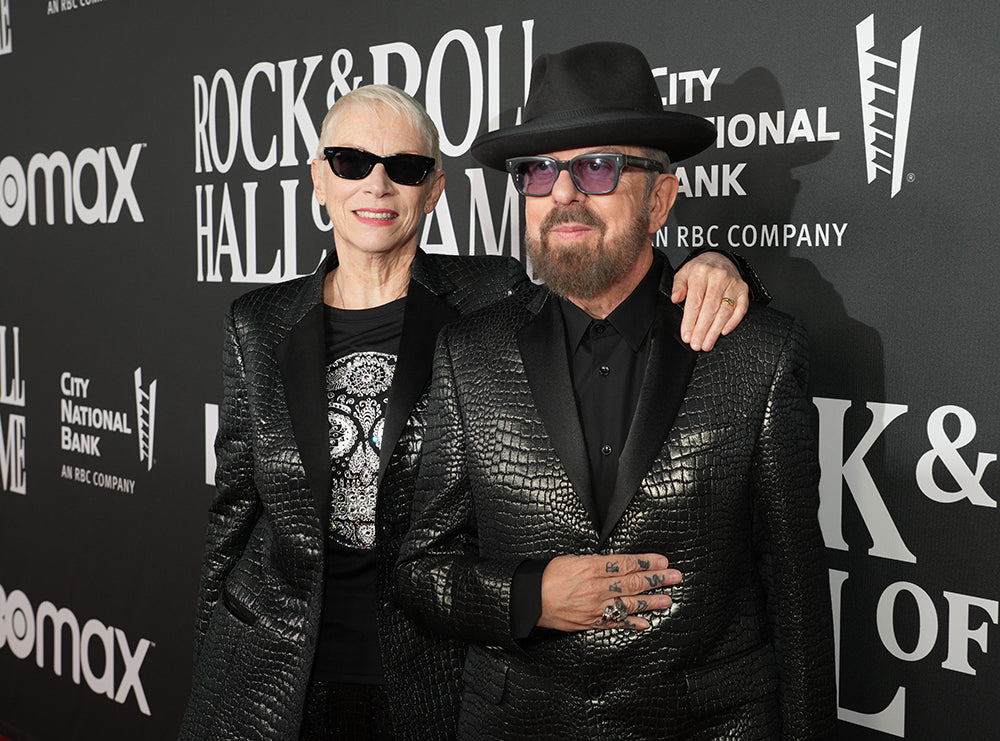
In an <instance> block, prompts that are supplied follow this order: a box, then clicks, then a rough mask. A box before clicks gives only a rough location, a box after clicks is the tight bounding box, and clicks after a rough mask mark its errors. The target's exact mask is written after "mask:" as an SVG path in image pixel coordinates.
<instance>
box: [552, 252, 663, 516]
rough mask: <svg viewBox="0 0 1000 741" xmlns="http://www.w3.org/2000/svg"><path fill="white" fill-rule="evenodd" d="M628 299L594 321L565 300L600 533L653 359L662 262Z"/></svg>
mask: <svg viewBox="0 0 1000 741" xmlns="http://www.w3.org/2000/svg"><path fill="white" fill-rule="evenodd" d="M656 256H657V259H655V260H654V261H653V266H652V267H651V268H650V269H649V272H647V273H646V276H645V277H644V278H643V279H642V280H641V281H640V282H639V285H637V286H636V287H635V289H634V290H633V291H632V293H631V294H629V296H628V298H626V299H625V300H624V301H622V302H621V303H620V304H619V305H618V306H617V307H616V308H615V310H614V311H612V312H611V314H609V315H608V316H607V318H605V319H593V318H591V317H590V315H588V314H587V313H586V312H585V311H583V309H581V308H580V307H578V306H577V305H576V304H574V303H572V302H571V301H566V300H564V299H561V300H560V302H559V303H560V307H561V309H562V315H563V321H564V323H565V328H566V352H567V355H568V358H569V369H570V377H571V379H572V381H573V394H574V396H575V397H576V409H577V412H578V413H579V415H580V426H581V427H582V429H583V437H584V440H585V442H586V446H587V456H588V458H589V459H590V479H591V486H592V487H593V492H594V502H595V503H596V505H597V522H595V523H594V524H595V526H597V528H598V529H600V527H601V526H602V525H603V524H604V518H605V517H606V516H607V512H608V505H609V504H610V502H611V496H612V495H613V494H614V491H615V479H616V478H617V476H618V458H619V456H621V452H622V448H624V447H625V440H626V438H628V433H629V427H631V426H632V417H633V415H634V414H635V407H636V404H637V403H638V401H639V390H640V389H641V388H642V377H643V375H644V374H645V372H646V361H648V360H649V330H650V328H651V327H652V325H653V320H654V318H655V317H656V305H657V302H658V300H659V278H660V274H661V273H662V270H663V268H662V257H659V253H656Z"/></svg>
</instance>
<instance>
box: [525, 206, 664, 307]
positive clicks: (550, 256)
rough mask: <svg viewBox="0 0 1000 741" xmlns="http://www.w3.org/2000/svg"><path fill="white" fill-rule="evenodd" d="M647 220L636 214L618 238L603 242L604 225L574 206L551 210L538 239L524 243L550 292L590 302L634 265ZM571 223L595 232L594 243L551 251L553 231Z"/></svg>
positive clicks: (644, 238)
mask: <svg viewBox="0 0 1000 741" xmlns="http://www.w3.org/2000/svg"><path fill="white" fill-rule="evenodd" d="M648 221H649V217H648V215H644V214H642V213H641V212H640V213H637V214H636V215H635V218H634V219H632V221H631V223H629V224H628V226H627V228H626V229H625V231H624V232H623V233H622V234H621V235H620V236H619V237H617V238H615V239H611V240H606V239H605V233H606V231H607V226H606V225H605V224H604V222H603V221H601V220H600V219H598V218H597V217H596V216H595V215H594V214H593V213H591V212H590V211H589V210H588V209H587V207H586V206H584V205H582V204H579V203H577V204H574V205H572V206H565V207H560V208H556V209H553V210H552V211H550V212H549V213H548V215H547V216H546V217H545V218H544V219H543V220H542V223H541V225H540V226H539V228H538V231H539V234H540V238H536V237H535V236H534V235H532V234H525V240H524V243H525V247H526V248H527V250H528V257H529V258H531V267H532V270H533V271H534V274H535V276H536V277H538V278H540V279H541V280H542V281H544V283H545V284H546V285H547V286H548V287H549V290H551V291H552V292H553V293H556V294H558V295H559V296H562V297H563V298H570V297H572V298H578V299H583V300H589V299H592V298H595V297H596V296H599V295H601V294H602V293H605V292H606V291H607V290H608V289H610V288H611V287H612V286H613V285H615V284H616V283H618V282H619V281H620V280H622V279H623V278H624V277H625V276H626V275H627V274H628V272H629V271H630V270H631V269H632V266H633V265H635V262H636V259H637V258H638V256H639V255H640V254H641V253H642V251H643V250H644V249H645V248H646V244H647V242H648V237H649V234H648V232H647V224H648ZM570 222H576V223H578V224H583V225H585V226H590V227H593V228H595V229H597V231H598V237H597V244H596V245H595V246H594V247H593V248H590V247H581V248H576V249H574V248H572V247H561V248H559V249H557V250H555V249H553V248H552V247H551V245H550V244H549V237H550V235H551V233H552V230H553V229H554V228H555V227H556V226H558V225H559V224H565V223H570Z"/></svg>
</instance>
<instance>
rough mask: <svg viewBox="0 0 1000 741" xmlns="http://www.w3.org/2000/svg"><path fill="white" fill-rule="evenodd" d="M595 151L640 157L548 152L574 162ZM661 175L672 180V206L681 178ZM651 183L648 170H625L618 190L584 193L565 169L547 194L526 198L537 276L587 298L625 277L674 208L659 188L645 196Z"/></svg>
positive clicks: (621, 149) (528, 242) (631, 150)
mask: <svg viewBox="0 0 1000 741" xmlns="http://www.w3.org/2000/svg"><path fill="white" fill-rule="evenodd" d="M594 152H609V153H615V152H617V153H622V154H631V155H635V156H642V152H641V151H640V150H639V149H638V148H637V147H625V146H604V147H585V148H583V149H564V150H560V151H558V152H546V153H544V156H546V157H552V158H553V159H557V160H570V159H572V158H573V157H576V156H577V155H580V154H590V153H594ZM660 177H661V178H664V177H665V178H668V179H670V180H671V181H672V182H671V184H670V187H668V188H667V189H668V190H670V191H671V194H670V196H669V204H672V203H673V195H674V194H676V182H677V181H676V179H675V178H674V177H673V176H672V175H666V176H660ZM648 183H649V180H648V175H647V171H646V170H639V169H634V168H625V169H623V170H622V173H621V179H620V180H619V181H618V187H617V188H615V190H614V191H612V192H611V193H607V194H605V195H599V196H594V195H586V194H584V193H581V192H580V191H579V190H577V189H576V186H575V185H574V184H573V181H572V179H571V178H570V174H569V172H566V171H563V172H560V173H559V179H558V180H557V181H556V183H555V185H554V186H553V188H552V192H551V193H550V194H549V195H547V196H536V197H532V196H527V197H525V203H524V216H525V246H526V248H527V250H528V256H529V257H530V258H531V264H532V268H533V269H534V272H535V274H536V275H537V276H538V277H539V278H541V279H542V280H543V281H544V282H545V283H546V284H547V285H548V287H549V288H550V289H551V290H552V291H554V292H555V293H557V294H559V295H561V296H567V297H571V298H578V299H584V300H587V299H592V298H594V297H596V296H599V295H601V294H603V293H605V292H607V291H608V289H610V288H611V287H612V286H613V285H615V284H616V283H618V282H619V281H621V280H622V279H623V278H625V276H626V275H627V274H628V273H629V271H630V270H631V269H632V268H633V266H634V265H635V263H636V262H637V260H638V259H639V256H640V255H641V254H642V253H643V251H644V250H646V249H648V246H649V237H650V234H652V233H653V232H654V231H656V230H657V229H659V228H660V226H661V225H662V224H663V222H664V221H665V220H666V212H667V211H668V210H669V208H670V205H669V204H667V205H666V210H663V209H662V205H663V204H662V203H661V202H660V201H661V199H662V198H663V196H662V195H661V194H660V192H659V191H660V190H661V189H660V188H659V187H658V188H655V189H654V191H653V193H651V194H649V195H647V192H648V187H647V186H648ZM661 212H662V216H661V215H660V214H661ZM654 222H656V223H654Z"/></svg>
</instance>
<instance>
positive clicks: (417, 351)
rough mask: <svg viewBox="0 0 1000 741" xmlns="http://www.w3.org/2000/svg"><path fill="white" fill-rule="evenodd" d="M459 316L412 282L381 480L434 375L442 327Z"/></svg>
mask: <svg viewBox="0 0 1000 741" xmlns="http://www.w3.org/2000/svg"><path fill="white" fill-rule="evenodd" d="M456 319H458V311H457V310H456V309H454V308H452V307H451V306H449V305H448V304H446V303H445V302H444V300H443V299H441V298H439V297H438V296H435V295H434V294H433V293H431V291H430V290H428V289H427V288H424V286H422V285H421V284H420V283H418V282H417V281H415V280H411V281H410V287H409V289H408V292H407V297H406V312H405V313H404V315H403V336H402V338H401V339H400V341H399V353H398V355H397V357H396V372H395V373H394V374H393V377H392V385H391V386H390V387H389V408H388V410H387V411H386V416H385V424H384V426H383V429H382V447H381V451H380V453H379V465H378V480H379V483H381V481H382V476H384V475H385V470H386V468H387V467H388V465H389V459H390V458H391V457H392V451H393V450H394V449H395V448H396V443H398V442H399V436H400V435H402V434H403V428H404V427H405V426H406V421H407V420H408V419H409V417H410V413H411V412H412V411H413V407H414V405H415V404H416V403H417V399H418V398H420V394H421V393H423V390H424V388H425V387H426V386H427V382H428V381H429V380H430V377H431V367H432V365H433V360H434V347H435V345H436V344H437V336H438V332H440V331H441V328H442V327H443V326H444V325H446V324H448V323H450V322H453V321H455V320H456Z"/></svg>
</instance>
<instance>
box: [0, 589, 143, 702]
mask: <svg viewBox="0 0 1000 741" xmlns="http://www.w3.org/2000/svg"><path fill="white" fill-rule="evenodd" d="M67 640H68V641H69V646H68V648H69V650H68V651H65V650H64V649H66V648H67V646H66V642H67ZM50 641H51V642H50ZM153 645H155V644H153V643H151V642H150V641H149V640H147V639H145V638H140V639H139V642H138V643H136V644H135V648H134V649H133V647H132V644H131V643H130V642H129V639H128V636H127V635H125V631H124V630H122V629H121V628H116V627H114V626H112V625H105V624H104V623H102V622H101V621H100V620H98V619H97V618H91V619H90V620H88V621H87V622H85V623H84V624H83V627H82V628H81V627H80V621H79V619H77V617H76V615H75V614H73V611H72V610H70V609H69V608H67V607H63V608H57V607H56V606H55V605H54V604H52V603H51V602H49V601H48V600H46V601H45V602H42V603H41V604H40V605H38V607H37V608H35V607H34V606H33V605H32V604H31V600H29V599H28V595H26V594H25V593H24V592H22V591H21V590H20V589H15V590H14V591H12V592H11V593H10V594H6V593H5V591H4V588H3V585H2V584H0V648H3V647H4V646H7V647H8V648H9V649H10V652H11V653H12V654H14V656H16V657H17V658H19V659H27V658H29V657H30V656H31V655H32V654H34V656H35V664H36V665H37V666H38V668H39V669H43V668H45V664H46V661H50V662H51V664H50V665H51V667H52V671H53V672H54V673H55V675H56V676H57V677H61V676H63V672H65V671H66V669H69V673H70V676H71V677H72V679H73V684H80V678H81V676H82V678H83V680H84V681H85V682H86V683H87V686H88V687H89V688H90V689H91V691H92V692H94V693H96V694H98V695H104V696H105V697H109V698H111V699H113V700H114V701H115V702H117V703H118V704H119V705H122V704H124V703H125V701H126V700H128V698H129V696H134V697H135V703H136V705H137V706H138V708H139V712H140V713H142V714H143V715H150V712H149V702H147V700H146V692H145V690H144V689H143V686H142V677H140V676H139V671H140V670H141V669H142V662H143V661H144V660H145V659H146V653H147V652H148V651H149V649H150V647H151V646H153ZM119 671H120V672H121V673H120V674H119V673H118V672H119Z"/></svg>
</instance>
